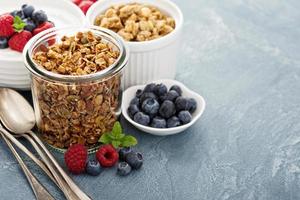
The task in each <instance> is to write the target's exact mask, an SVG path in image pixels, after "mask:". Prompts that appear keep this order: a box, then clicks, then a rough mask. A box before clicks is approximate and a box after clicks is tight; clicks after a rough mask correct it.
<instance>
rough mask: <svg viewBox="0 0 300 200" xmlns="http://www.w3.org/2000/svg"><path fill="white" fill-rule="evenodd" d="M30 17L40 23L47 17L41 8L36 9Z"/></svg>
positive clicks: (46, 19)
mask: <svg viewBox="0 0 300 200" xmlns="http://www.w3.org/2000/svg"><path fill="white" fill-rule="evenodd" d="M32 19H33V20H34V21H35V23H36V24H41V23H43V22H45V21H48V17H47V15H46V13H45V12H44V11H43V10H37V11H34V12H33V13H32Z"/></svg>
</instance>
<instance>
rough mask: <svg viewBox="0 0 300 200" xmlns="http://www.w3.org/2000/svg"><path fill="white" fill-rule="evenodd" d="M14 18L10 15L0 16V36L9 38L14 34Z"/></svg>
mask: <svg viewBox="0 0 300 200" xmlns="http://www.w3.org/2000/svg"><path fill="white" fill-rule="evenodd" d="M13 23H14V17H13V16H11V15H10V14H6V15H1V16H0V36H3V37H9V36H11V35H12V34H14V32H15V30H14V27H13Z"/></svg>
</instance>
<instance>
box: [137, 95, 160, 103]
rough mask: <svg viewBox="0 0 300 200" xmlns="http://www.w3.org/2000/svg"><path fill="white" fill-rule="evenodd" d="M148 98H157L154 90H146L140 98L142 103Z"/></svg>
mask: <svg viewBox="0 0 300 200" xmlns="http://www.w3.org/2000/svg"><path fill="white" fill-rule="evenodd" d="M148 98H152V99H157V97H156V95H155V94H154V93H153V92H144V93H143V94H142V96H141V98H140V103H141V104H143V102H144V101H145V100H146V99H148Z"/></svg>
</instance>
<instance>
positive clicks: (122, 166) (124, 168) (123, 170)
mask: <svg viewBox="0 0 300 200" xmlns="http://www.w3.org/2000/svg"><path fill="white" fill-rule="evenodd" d="M130 172H131V166H130V165H129V164H128V163H127V162H120V163H119V164H118V170H117V174H118V175H120V176H127V175H128V174H130Z"/></svg>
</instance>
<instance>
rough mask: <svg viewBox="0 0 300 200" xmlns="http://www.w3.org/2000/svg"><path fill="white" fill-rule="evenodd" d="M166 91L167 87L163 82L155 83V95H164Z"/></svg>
mask: <svg viewBox="0 0 300 200" xmlns="http://www.w3.org/2000/svg"><path fill="white" fill-rule="evenodd" d="M167 92H168V88H167V86H165V85H164V84H163V83H160V84H157V85H156V86H155V88H154V93H155V94H156V95H157V96H162V95H165V94H166V93H167Z"/></svg>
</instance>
